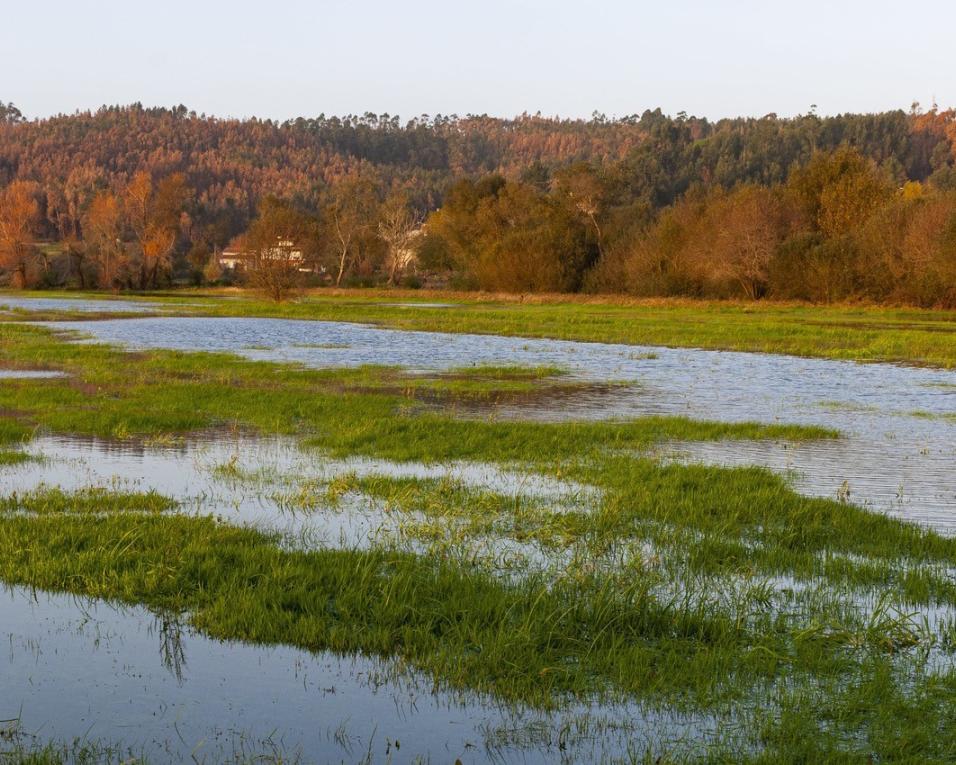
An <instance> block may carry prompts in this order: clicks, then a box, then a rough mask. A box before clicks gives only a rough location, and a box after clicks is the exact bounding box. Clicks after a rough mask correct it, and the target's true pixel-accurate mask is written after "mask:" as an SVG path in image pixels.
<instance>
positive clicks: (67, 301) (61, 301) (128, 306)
mask: <svg viewBox="0 0 956 765" xmlns="http://www.w3.org/2000/svg"><path fill="white" fill-rule="evenodd" d="M162 307H163V306H161V305H160V304H158V303H147V302H140V301H136V300H112V299H109V298H43V297H19V296H16V297H15V296H13V295H0V311H10V310H18V311H31V312H40V311H77V312H79V313H101V312H116V313H153V312H155V311H158V310H159V309H160V308H162Z"/></svg>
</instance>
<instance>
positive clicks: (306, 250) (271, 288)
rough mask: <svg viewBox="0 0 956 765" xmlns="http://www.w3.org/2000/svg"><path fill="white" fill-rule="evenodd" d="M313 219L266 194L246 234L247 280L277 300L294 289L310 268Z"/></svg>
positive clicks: (313, 231)
mask: <svg viewBox="0 0 956 765" xmlns="http://www.w3.org/2000/svg"><path fill="white" fill-rule="evenodd" d="M316 231H317V223H316V220H315V218H314V217H313V216H311V215H308V214H307V213H305V212H302V211H301V210H298V209H296V208H295V207H293V206H292V205H291V204H289V203H288V202H286V201H284V200H281V199H275V198H272V197H269V198H266V199H264V200H263V201H262V203H261V204H260V205H259V214H258V215H257V217H256V219H255V220H254V221H253V222H252V225H251V226H250V228H249V233H248V235H247V237H246V242H247V247H248V251H249V255H250V256H251V257H250V260H249V262H248V265H247V269H248V277H249V281H250V282H251V283H252V285H253V286H255V287H257V288H258V289H260V290H261V291H262V292H263V293H265V294H266V295H268V296H269V297H270V298H271V299H272V300H275V301H276V302H277V303H278V302H281V301H282V300H285V299H286V298H287V297H288V296H289V295H290V294H291V293H293V292H295V290H296V289H298V288H299V287H300V286H301V284H302V280H303V277H304V275H305V274H306V273H308V272H309V271H311V270H312V268H311V264H312V263H313V262H314V251H315V242H316V239H317V233H316Z"/></svg>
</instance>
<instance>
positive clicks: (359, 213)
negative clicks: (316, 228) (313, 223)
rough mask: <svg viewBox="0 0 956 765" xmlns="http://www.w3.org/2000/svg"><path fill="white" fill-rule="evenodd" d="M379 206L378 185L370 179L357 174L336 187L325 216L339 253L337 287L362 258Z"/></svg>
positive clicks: (336, 252)
mask: <svg viewBox="0 0 956 765" xmlns="http://www.w3.org/2000/svg"><path fill="white" fill-rule="evenodd" d="M378 206H379V201H378V196H377V194H376V191H375V186H374V184H373V183H372V181H371V180H370V179H369V178H365V177H362V176H354V177H351V178H348V179H347V180H344V181H341V182H339V183H338V184H336V185H335V186H334V187H333V188H332V193H331V198H330V200H329V202H328V204H327V205H326V207H325V217H326V220H327V221H328V229H329V232H330V238H331V240H332V242H333V248H334V251H335V254H336V261H337V262H336V265H335V269H336V275H335V286H336V287H338V286H339V285H340V284H341V283H342V278H343V277H344V276H345V274H346V273H347V272H348V271H349V270H350V269H351V268H352V267H353V265H354V263H355V261H356V260H357V259H358V257H359V254H360V253H361V250H362V247H363V244H365V243H364V242H363V240H364V239H365V238H366V237H367V236H368V235H369V234H370V233H372V232H373V231H374V225H375V220H376V218H377V216H378Z"/></svg>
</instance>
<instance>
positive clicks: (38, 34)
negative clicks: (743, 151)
mask: <svg viewBox="0 0 956 765" xmlns="http://www.w3.org/2000/svg"><path fill="white" fill-rule="evenodd" d="M5 5H7V6H8V7H5V8H4V9H3V14H2V17H3V27H4V29H3V31H2V35H0V100H3V101H13V102H14V103H15V104H17V106H19V107H20V109H21V110H22V111H23V112H24V114H26V115H27V116H28V117H38V116H41V117H42V116H47V115H50V114H54V113H59V112H67V113H68V112H72V111H74V110H76V109H91V108H96V107H98V106H100V105H102V104H118V103H119V104H126V103H131V102H134V101H140V102H142V103H144V104H146V105H148V106H152V105H162V106H172V105H175V104H179V103H183V104H185V105H186V106H188V107H189V108H191V109H195V110H196V111H197V112H206V113H207V114H215V115H218V116H235V117H247V116H252V115H255V116H259V117H270V118H277V119H285V118H288V117H293V116H298V115H303V116H312V115H318V114H320V113H322V112H324V113H326V114H330V115H331V114H346V113H362V112H366V111H372V112H376V113H386V112H387V113H389V114H393V115H394V114H399V115H401V116H402V117H403V118H406V119H407V118H410V117H413V116H416V115H419V114H423V113H428V114H432V115H434V114H436V113H442V114H452V113H457V114H461V115H463V114H467V113H474V114H481V113H487V114H491V115H496V116H513V115H516V114H519V113H521V112H524V111H527V112H536V111H540V112H542V113H543V114H546V115H560V116H565V117H587V116H589V115H590V114H591V113H592V112H593V111H595V110H597V111H600V112H604V113H605V114H607V115H608V116H622V115H626V114H632V113H640V112H642V111H643V110H644V109H647V108H654V107H657V106H660V107H661V108H662V109H663V110H664V111H665V112H667V113H671V114H676V113H677V112H679V111H682V110H683V111H686V112H688V113H689V114H696V115H701V116H707V117H711V118H717V117H723V116H735V115H753V116H760V115H763V114H766V113H768V112H777V113H778V114H780V115H793V114H797V113H803V112H806V111H808V110H809V108H810V105H811V104H817V106H818V111H819V112H820V113H822V114H835V113H839V112H847V111H853V112H872V111H882V110H886V109H894V108H904V109H907V108H909V105H910V104H911V103H912V102H913V101H914V100H915V101H920V102H921V103H922V104H923V105H924V106H926V107H928V106H929V105H930V104H931V103H932V101H933V99H934V98H935V99H936V101H937V102H938V103H939V104H940V106H950V105H956V45H954V44H953V41H952V36H953V33H954V32H953V30H954V29H956V3H954V2H953V1H952V0H949V1H948V2H947V1H943V0H939V1H937V0H923V2H900V0H895V1H894V2H887V1H886V0H846V1H844V2H841V1H840V0H830V2H823V1H822V0H802V1H801V0H790V1H789V2H776V1H775V0H763V2H758V1H757V0H730V1H728V2H716V1H714V2H703V1H702V0H656V2H625V0H591V2H586V1H581V2H569V1H568V0H550V1H546V0H510V1H509V2H506V1H505V0H484V2H470V1H468V0H464V1H463V0H443V1H442V2H438V0H392V2H387V1H386V0H352V1H351V2H346V1H345V0H313V2H307V1H306V0H269V1H268V2H265V1H262V0H260V2H249V0H232V2H221V1H220V0H212V1H204V0H190V1H188V2H187V1H184V0H158V1H156V2H142V1H141V0H86V2H78V1H77V0H70V2H65V1H64V0H46V1H45V2H17V3H12V2H11V3H9V4H5Z"/></svg>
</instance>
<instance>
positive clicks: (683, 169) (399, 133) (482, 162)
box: [0, 105, 956, 228]
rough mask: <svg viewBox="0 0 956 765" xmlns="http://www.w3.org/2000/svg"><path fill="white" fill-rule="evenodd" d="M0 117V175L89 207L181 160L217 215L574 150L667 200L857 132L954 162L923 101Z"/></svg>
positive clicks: (433, 192)
mask: <svg viewBox="0 0 956 765" xmlns="http://www.w3.org/2000/svg"><path fill="white" fill-rule="evenodd" d="M0 119H2V120H3V124H2V125H0V186H3V185H6V184H7V183H9V182H10V181H12V180H17V179H21V180H30V181H36V182H38V183H39V184H40V185H41V186H42V187H43V188H45V189H47V191H48V194H50V195H52V196H56V197H65V198H66V199H65V200H64V202H66V203H67V204H71V205H75V206H76V207H78V208H79V207H82V206H83V204H84V201H85V199H84V197H85V196H87V195H89V194H91V193H93V191H94V190H96V189H98V188H103V187H110V188H119V187H122V186H123V185H124V184H126V183H127V182H129V180H130V179H131V178H132V176H133V175H134V174H135V173H136V172H137V171H139V170H148V171H149V172H151V174H152V175H153V176H154V177H159V176H163V175H167V174H169V173H173V172H181V173H183V174H184V175H185V178H186V182H187V184H188V185H189V187H190V188H191V189H193V190H194V192H195V194H196V200H197V201H198V202H199V203H200V204H201V205H202V207H203V208H204V209H205V211H206V212H207V213H213V214H214V213H215V212H217V211H225V210H230V211H232V212H233V214H235V215H236V216H237V217H239V218H243V217H246V216H248V215H249V214H251V212H252V210H253V209H254V206H255V203H256V201H257V200H258V198H260V197H261V196H263V195H266V194H272V195H277V196H281V197H286V198H297V199H299V200H301V201H302V202H304V203H306V204H310V203H311V204H318V200H319V198H320V196H321V194H322V191H323V189H324V188H326V187H328V186H329V185H332V184H334V183H335V182H336V181H337V180H340V179H342V178H344V177H347V176H350V175H353V174H356V173H366V174H369V175H371V176H374V177H375V178H376V179H377V180H378V181H379V182H380V183H382V184H386V185H392V184H401V185H402V186H406V187H408V189H409V191H410V192H411V195H412V197H413V199H414V200H415V201H416V203H417V204H418V205H420V206H421V207H422V208H435V207H437V206H439V205H440V203H441V200H442V196H443V194H444V193H445V192H446V190H447V189H448V188H449V187H450V185H451V184H452V183H453V182H454V181H455V180H457V179H460V178H462V177H474V176H481V175H485V174H489V173H500V174H502V175H504V176H505V177H506V178H510V179H524V180H534V181H540V182H545V181H546V180H547V179H548V177H549V175H550V173H551V172H552V171H553V170H554V169H555V168H557V167H560V166H563V165H568V164H572V163H574V162H579V161H584V162H589V163H593V164H598V165H602V166H604V167H605V168H607V169H608V170H611V171H613V175H614V179H615V181H616V183H617V185H618V186H619V187H621V188H620V191H621V192H625V193H626V195H627V196H628V197H629V198H631V199H635V200H644V201H646V202H648V203H649V204H650V205H651V206H652V207H655V208H657V207H662V206H664V205H667V204H670V203H671V202H673V201H674V199H675V198H676V197H678V196H679V195H681V194H682V193H683V192H685V191H686V190H687V189H688V188H689V187H690V186H692V185H693V184H695V183H701V184H704V185H714V184H716V185H721V186H724V187H731V186H733V185H735V184H737V183H739V182H746V181H750V182H757V183H760V184H772V183H779V182H782V181H784V180H786V178H787V175H788V173H789V171H790V170H791V169H792V167H793V166H794V165H802V164H804V163H806V161H807V160H808V159H809V157H810V155H811V154H812V152H813V151H814V150H828V149H833V148H836V147H838V146H840V145H842V144H847V143H848V144H850V145H852V146H854V147H856V148H857V149H858V150H859V151H860V152H861V153H862V154H864V155H865V156H866V157H868V158H870V159H872V160H874V161H875V162H876V163H878V164H879V165H880V166H882V167H884V168H886V169H888V170H889V171H890V172H891V173H892V175H893V176H894V177H896V178H897V179H898V180H899V181H900V182H902V181H903V180H905V179H910V180H921V181H922V180H926V179H927V178H928V177H930V176H931V175H932V174H933V173H934V172H935V173H939V172H947V171H948V167H949V166H950V165H951V164H952V160H953V151H952V143H953V140H954V138H956V130H954V123H953V115H952V113H951V112H945V113H939V112H936V111H933V112H930V113H922V114H920V113H917V112H916V111H915V110H914V111H913V112H910V113H906V112H903V111H894V112H887V113H883V114H870V115H842V116H838V117H825V118H821V117H817V116H814V115H812V114H810V115H804V116H800V117H796V118H793V119H782V118H778V117H776V116H775V115H768V116H766V117H763V118H760V119H743V118H741V119H728V120H720V121H718V122H710V121H708V120H706V119H700V118H695V117H687V116H685V115H683V114H681V115H678V116H677V117H667V116H665V115H663V114H661V112H660V110H655V111H646V112H644V113H643V114H642V115H640V116H637V115H634V116H630V117H624V118H621V119H614V120H611V119H606V118H604V117H602V116H600V115H595V117H594V118H592V119H590V120H587V121H584V120H561V119H550V118H545V117H541V116H529V115H523V116H521V117H518V118H515V119H497V118H491V117H485V116H468V117H460V118H459V117H455V116H451V117H442V116H438V117H434V118H427V117H422V118H418V119H414V120H411V121H408V122H402V121H400V120H399V119H398V118H397V117H390V116H388V115H382V116H375V115H371V114H367V115H364V116H361V117H354V116H350V117H343V118H338V117H324V116H323V117H317V118H300V119H296V120H291V121H287V122H283V123H279V122H273V121H268V120H259V119H248V120H234V119H217V118H213V117H206V116H204V115H197V114H195V113H194V112H190V111H188V110H187V109H186V107H183V106H179V107H175V108H172V109H162V108H144V107H142V106H140V105H133V106H123V107H104V108H102V109H100V110H98V111H96V112H92V113H91V112H81V113H77V114H72V115H63V116H57V117H53V118H49V119H41V120H34V121H26V120H22V118H20V117H19V114H18V112H17V111H16V110H15V109H12V108H5V109H4V110H3V113H2V115H0ZM243 223H244V221H241V220H239V221H235V224H234V225H236V226H238V227H239V228H241V227H242V224H243Z"/></svg>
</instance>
